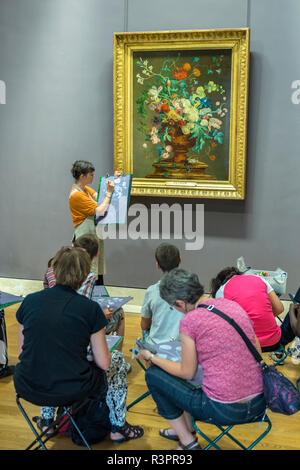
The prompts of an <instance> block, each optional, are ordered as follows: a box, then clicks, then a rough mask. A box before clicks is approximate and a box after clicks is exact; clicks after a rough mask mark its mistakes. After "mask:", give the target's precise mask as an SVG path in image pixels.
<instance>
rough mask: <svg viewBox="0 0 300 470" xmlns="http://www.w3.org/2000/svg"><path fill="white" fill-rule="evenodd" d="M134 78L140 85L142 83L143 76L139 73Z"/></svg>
mask: <svg viewBox="0 0 300 470" xmlns="http://www.w3.org/2000/svg"><path fill="white" fill-rule="evenodd" d="M136 78H137V82H138V83H140V84H141V85H143V84H144V78H143V77H141V76H140V74H139V73H138V74H137V75H136Z"/></svg>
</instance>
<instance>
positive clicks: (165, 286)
mask: <svg viewBox="0 0 300 470" xmlns="http://www.w3.org/2000/svg"><path fill="white" fill-rule="evenodd" d="M159 292H160V296H161V298H162V299H164V300H165V301H166V302H168V304H170V305H174V304H175V302H176V300H184V301H185V302H188V303H189V304H192V305H194V304H195V303H196V302H197V300H198V299H199V297H201V295H203V293H204V289H203V286H202V285H201V284H200V282H199V278H198V276H197V274H193V273H191V272H189V271H186V270H185V269H181V268H175V269H172V271H170V272H168V273H167V274H165V275H164V276H163V278H162V280H161V281H160V284H159Z"/></svg>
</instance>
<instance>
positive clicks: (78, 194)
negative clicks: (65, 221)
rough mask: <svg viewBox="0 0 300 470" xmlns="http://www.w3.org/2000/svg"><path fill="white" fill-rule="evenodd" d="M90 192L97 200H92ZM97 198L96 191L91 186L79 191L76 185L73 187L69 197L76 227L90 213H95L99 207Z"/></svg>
mask: <svg viewBox="0 0 300 470" xmlns="http://www.w3.org/2000/svg"><path fill="white" fill-rule="evenodd" d="M89 194H90V195H91V197H92V199H94V200H95V202H94V201H92V199H91V198H90V196H89ZM96 198H97V193H96V191H95V190H94V189H92V188H90V187H89V186H86V187H85V189H84V191H79V190H78V189H77V188H74V187H73V188H72V190H71V193H70V197H69V206H70V211H71V215H72V220H73V225H74V227H77V225H80V224H81V223H82V222H83V221H84V220H85V219H86V218H87V217H88V216H89V215H95V209H96V207H98V204H97V202H96Z"/></svg>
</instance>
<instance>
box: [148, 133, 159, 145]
mask: <svg viewBox="0 0 300 470" xmlns="http://www.w3.org/2000/svg"><path fill="white" fill-rule="evenodd" d="M150 140H151V142H152V144H158V142H160V138H159V137H157V135H156V134H153V135H152V136H151V137H150Z"/></svg>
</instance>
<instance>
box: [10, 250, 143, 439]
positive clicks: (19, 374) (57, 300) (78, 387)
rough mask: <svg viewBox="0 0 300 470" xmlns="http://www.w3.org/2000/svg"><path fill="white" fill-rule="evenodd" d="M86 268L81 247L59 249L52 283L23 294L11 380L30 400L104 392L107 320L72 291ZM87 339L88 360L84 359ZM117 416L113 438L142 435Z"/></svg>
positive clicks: (53, 402) (51, 401)
mask: <svg viewBox="0 0 300 470" xmlns="http://www.w3.org/2000/svg"><path fill="white" fill-rule="evenodd" d="M90 268H91V259H90V257H89V255H88V253H87V252H86V251H85V250H82V249H81V248H67V249H65V250H64V252H63V253H62V254H61V256H60V257H59V259H58V260H57V263H56V264H55V266H54V274H55V279H56V285H55V286H54V287H52V288H51V289H44V290H42V291H40V292H35V293H34V294H29V295H28V296H27V297H26V298H25V299H24V301H23V302H22V304H21V306H20V308H19V309H18V311H17V314H16V317H17V320H18V324H19V326H18V344H19V351H20V356H19V360H20V362H19V363H18V364H17V366H16V369H15V374H14V384H15V389H16V392H17V393H18V394H19V395H20V396H21V397H22V398H23V399H25V400H27V401H29V402H31V403H34V404H35V405H41V406H47V407H58V406H64V405H71V404H72V403H74V402H80V401H81V400H84V399H85V398H87V397H99V398H101V399H102V398H103V400H105V399H106V397H107V392H108V385H107V377H106V372H105V371H106V370H107V369H109V368H110V365H111V356H112V355H111V353H110V351H109V349H108V346H107V341H106V336H105V327H106V325H107V320H106V318H105V316H104V314H103V311H102V309H101V308H100V306H99V305H98V304H97V303H96V302H93V301H92V300H89V299H88V298H87V297H85V296H83V295H80V294H78V293H77V292H76V291H77V289H79V287H80V286H81V285H82V283H83V282H84V280H85V279H86V277H87V275H88V274H89V272H90ZM89 344H90V345H91V347H92V351H93V362H90V361H89V360H88V358H87V347H88V346H89ZM115 385H116V387H115V393H116V396H115V400H114V403H115V408H116V414H117V411H118V408H119V406H120V404H119V403H118V396H119V395H118V394H119V390H118V386H117V384H115ZM123 418H124V424H122V426H117V425H115V424H113V423H112V432H111V439H112V440H113V441H114V442H118V443H120V442H123V441H124V440H128V439H135V438H138V437H141V436H142V435H143V429H142V428H140V427H139V426H130V425H129V424H128V423H126V421H125V416H123ZM110 419H111V410H110Z"/></svg>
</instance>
